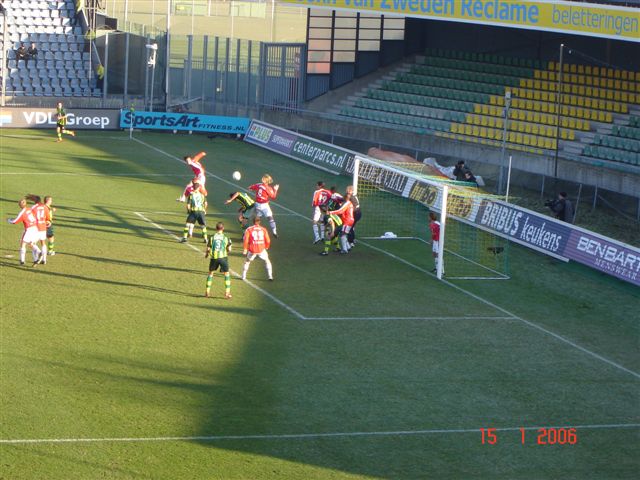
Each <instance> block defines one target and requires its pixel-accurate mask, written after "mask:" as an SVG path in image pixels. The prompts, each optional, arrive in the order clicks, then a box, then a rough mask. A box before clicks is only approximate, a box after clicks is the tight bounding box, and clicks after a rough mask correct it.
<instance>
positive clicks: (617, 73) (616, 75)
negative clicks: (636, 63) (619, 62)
mask: <svg viewBox="0 0 640 480" xmlns="http://www.w3.org/2000/svg"><path fill="white" fill-rule="evenodd" d="M620 73H621V72H620V70H614V71H613V78H620V76H621V75H620Z"/></svg>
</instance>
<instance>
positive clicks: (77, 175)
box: [0, 172, 193, 177]
mask: <svg viewBox="0 0 640 480" xmlns="http://www.w3.org/2000/svg"><path fill="white" fill-rule="evenodd" d="M2 175H26V176H29V177H31V176H35V175H43V176H54V175H64V176H69V177H192V176H193V175H187V174H177V173H88V172H87V173H80V172H0V176H2Z"/></svg>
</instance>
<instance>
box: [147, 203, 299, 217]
mask: <svg viewBox="0 0 640 480" xmlns="http://www.w3.org/2000/svg"><path fill="white" fill-rule="evenodd" d="M176 203H178V202H176ZM178 205H184V204H183V203H178ZM144 213H146V214H149V215H151V214H154V215H182V216H185V215H186V214H187V212H185V211H182V212H159V211H152V210H147V211H145V212H144ZM207 215H209V213H207ZM210 215H212V216H216V217H218V216H225V217H237V216H238V212H235V213H233V212H225V213H220V212H215V213H211V214H210ZM278 216H279V217H293V215H291V214H290V213H279V214H278Z"/></svg>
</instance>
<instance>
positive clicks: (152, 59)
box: [145, 43, 158, 112]
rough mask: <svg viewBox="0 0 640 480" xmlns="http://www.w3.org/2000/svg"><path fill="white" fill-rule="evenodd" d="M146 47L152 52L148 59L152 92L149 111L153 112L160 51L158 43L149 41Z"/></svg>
mask: <svg viewBox="0 0 640 480" xmlns="http://www.w3.org/2000/svg"><path fill="white" fill-rule="evenodd" d="M145 48H146V49H147V50H148V51H149V52H150V56H149V57H148V60H147V68H149V67H151V94H150V99H149V111H150V112H153V84H154V83H155V77H156V54H157V53H158V44H157V43H147V44H146V45H145Z"/></svg>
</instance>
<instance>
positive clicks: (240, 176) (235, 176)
mask: <svg viewBox="0 0 640 480" xmlns="http://www.w3.org/2000/svg"><path fill="white" fill-rule="evenodd" d="M232 177H233V179H234V180H235V181H236V182H237V181H238V180H240V179H241V178H242V174H241V173H240V172H238V171H237V170H236V171H235V172H233V175H232Z"/></svg>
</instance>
